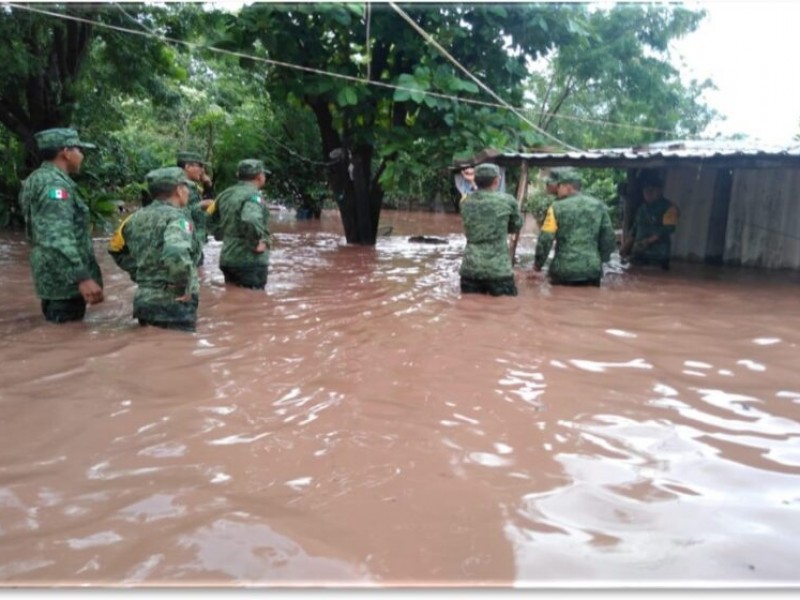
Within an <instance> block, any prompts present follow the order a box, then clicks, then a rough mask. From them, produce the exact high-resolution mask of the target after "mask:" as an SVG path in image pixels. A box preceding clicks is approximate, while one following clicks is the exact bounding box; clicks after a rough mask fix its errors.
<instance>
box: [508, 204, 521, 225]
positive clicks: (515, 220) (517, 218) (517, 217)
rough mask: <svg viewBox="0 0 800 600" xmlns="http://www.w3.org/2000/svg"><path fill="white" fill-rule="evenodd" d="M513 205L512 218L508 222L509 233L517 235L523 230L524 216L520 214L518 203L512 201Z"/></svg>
mask: <svg viewBox="0 0 800 600" xmlns="http://www.w3.org/2000/svg"><path fill="white" fill-rule="evenodd" d="M510 205H511V218H510V219H509V221H508V233H517V232H519V231H520V230H521V229H522V223H523V221H522V215H521V214H520V212H519V206H517V201H516V200H514V199H512V200H511V201H510Z"/></svg>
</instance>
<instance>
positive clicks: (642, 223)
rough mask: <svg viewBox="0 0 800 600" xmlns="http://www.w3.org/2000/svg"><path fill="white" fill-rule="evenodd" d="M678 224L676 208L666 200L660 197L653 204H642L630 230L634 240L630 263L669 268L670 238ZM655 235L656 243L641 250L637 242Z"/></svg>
mask: <svg viewBox="0 0 800 600" xmlns="http://www.w3.org/2000/svg"><path fill="white" fill-rule="evenodd" d="M677 224H678V207H677V206H675V204H673V203H672V202H670V201H669V200H668V199H667V198H664V197H661V198H659V199H658V200H656V201H655V202H643V203H642V205H641V206H640V207H639V209H638V210H637V211H636V216H635V217H634V220H633V227H632V228H631V233H630V235H631V237H632V238H633V240H634V243H633V251H632V252H631V262H632V263H633V264H657V265H661V266H662V267H663V268H665V269H666V268H668V267H669V259H670V255H671V253H672V241H671V236H672V234H673V233H674V232H675V226H676V225H677ZM654 235H657V236H658V241H657V242H655V243H653V244H650V245H649V246H647V247H645V248H642V245H641V244H639V243H638V242H641V241H642V240H645V239H647V238H649V237H651V236H654Z"/></svg>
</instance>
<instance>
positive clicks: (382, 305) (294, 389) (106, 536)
mask: <svg viewBox="0 0 800 600" xmlns="http://www.w3.org/2000/svg"><path fill="white" fill-rule="evenodd" d="M382 225H386V226H391V227H392V235H391V236H389V237H382V238H380V239H379V241H378V244H377V246H376V247H374V248H362V247H349V246H347V245H345V244H344V240H343V236H342V232H341V225H340V223H339V221H338V217H337V216H336V215H333V214H325V215H324V217H323V219H322V221H321V222H319V221H317V222H313V221H312V222H307V221H306V222H298V221H295V220H294V219H292V218H291V216H290V215H286V214H281V215H279V216H278V217H277V218H276V220H275V225H274V229H275V238H276V244H275V246H276V247H275V250H274V252H273V253H272V257H271V266H270V275H269V283H268V287H267V290H266V292H253V291H249V290H241V289H226V288H225V286H224V284H223V278H222V274H221V273H220V272H219V270H218V269H217V268H216V262H217V259H218V257H219V250H220V244H218V243H216V242H212V243H210V244H209V246H208V248H207V251H206V266H205V267H203V270H202V274H201V275H202V276H201V279H202V284H201V286H202V289H201V303H200V313H199V314H200V318H199V322H198V332H197V333H196V334H193V335H190V334H179V333H176V332H166V331H161V330H153V329H150V328H146V329H145V328H140V327H138V325H136V323H135V322H134V321H133V320H132V319H131V318H130V311H131V302H132V298H133V292H134V287H133V285H132V284H131V283H130V281H129V279H128V277H127V275H125V274H124V273H122V272H121V271H119V269H117V268H116V266H115V265H114V264H113V262H112V261H111V260H110V259H109V258H108V257H107V255H106V254H105V252H104V245H105V241H104V240H98V241H97V249H98V256H99V258H100V261H101V266H102V268H103V270H104V275H105V277H106V282H107V289H106V296H107V299H106V301H105V302H104V303H103V304H101V305H99V306H97V307H92V308H90V310H89V316H88V318H87V320H86V322H85V323H81V324H69V325H64V326H53V325H48V324H46V323H44V322H43V320H42V318H41V317H40V315H39V313H38V302H37V301H36V299H35V297H34V295H33V289H32V285H31V282H30V274H29V270H28V267H27V263H26V260H27V252H28V248H27V246H26V245H25V244H24V243H23V242H22V241H21V239H20V238H19V237H17V236H14V235H6V236H5V237H3V238H2V239H0V263H2V270H1V271H0V282H2V288H0V295H1V296H2V302H0V334H1V335H2V341H0V377H1V378H2V382H3V386H2V392H0V436H2V439H3V441H4V452H3V456H2V459H0V579H1V580H2V581H3V582H6V583H7V584H13V585H30V584H34V585H35V584H57V583H58V584H80V583H87V582H91V583H126V584H142V583H146V584H150V585H154V584H168V583H172V582H175V583H183V584H187V583H191V582H199V583H204V584H209V583H218V584H236V583H245V584H249V585H253V584H257V585H269V584H278V585H294V584H320V585H321V584H325V585H343V584H344V585H375V584H398V585H404V584H412V583H429V584H430V583H450V584H472V585H476V584H498V585H518V586H528V585H534V586H535V585H552V584H553V583H558V584H560V583H578V584H590V585H591V584H595V585H603V584H606V583H620V582H627V583H641V582H644V583H647V582H650V583H670V584H683V585H689V584H693V583H696V582H701V583H702V582H710V583H713V584H717V585H719V584H724V583H737V582H739V583H741V582H746V583H749V584H751V585H752V584H775V583H783V584H787V583H797V580H798V576H797V575H796V571H797V569H796V564H795V563H796V558H797V556H800V541H798V540H800V491H798V490H800V443H799V442H798V441H799V440H800V376H798V373H797V358H796V357H797V356H798V343H800V333H798V332H800V311H798V301H797V283H798V280H797V276H795V275H790V274H786V273H772V274H765V273H758V272H756V271H752V270H751V271H747V270H737V269H733V268H722V269H721V268H718V267H708V266H703V265H691V264H675V265H674V268H673V269H672V270H671V271H669V272H661V271H641V272H632V271H627V270H626V269H625V268H623V267H622V266H621V265H619V264H618V263H615V264H614V266H613V267H612V268H610V269H609V272H608V274H607V277H606V280H605V281H604V285H603V287H601V288H599V289H584V288H558V287H554V286H551V285H549V284H548V283H546V282H543V281H542V280H540V279H537V278H533V277H531V276H530V265H531V262H532V255H533V248H534V242H535V235H534V231H533V228H532V224H531V223H530V222H529V223H528V225H527V226H526V228H525V230H524V231H523V235H522V238H521V241H520V246H519V250H518V251H519V254H518V258H519V266H518V268H517V272H516V279H517V284H518V287H519V290H520V295H519V296H518V297H516V298H507V297H506V298H489V297H475V296H466V297H462V296H461V294H460V292H459V285H458V266H459V262H460V258H461V253H462V251H463V247H464V239H463V236H462V235H461V229H460V222H459V219H458V217H457V216H454V215H445V214H439V215H429V214H407V213H394V212H387V213H385V214H384V215H383V219H382ZM412 235H428V236H437V237H440V238H442V239H443V240H445V241H446V242H447V243H446V244H422V243H412V242H409V240H408V237H409V236H412Z"/></svg>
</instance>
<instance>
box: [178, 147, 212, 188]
mask: <svg viewBox="0 0 800 600" xmlns="http://www.w3.org/2000/svg"><path fill="white" fill-rule="evenodd" d="M178 166H179V167H180V168H181V169H183V170H184V172H185V173H186V176H187V177H188V178H189V179H190V180H192V181H201V180H202V179H203V173H204V172H205V170H206V163H205V161H204V160H203V157H202V156H200V154H198V153H197V152H189V151H188V150H181V151H180V152H178Z"/></svg>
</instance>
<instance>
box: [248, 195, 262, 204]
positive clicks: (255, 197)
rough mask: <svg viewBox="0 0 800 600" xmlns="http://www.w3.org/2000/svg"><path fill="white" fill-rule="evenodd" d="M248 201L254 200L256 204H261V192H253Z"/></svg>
mask: <svg viewBox="0 0 800 600" xmlns="http://www.w3.org/2000/svg"><path fill="white" fill-rule="evenodd" d="M250 202H255V203H256V204H261V194H253V195H252V196H251V197H250Z"/></svg>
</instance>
